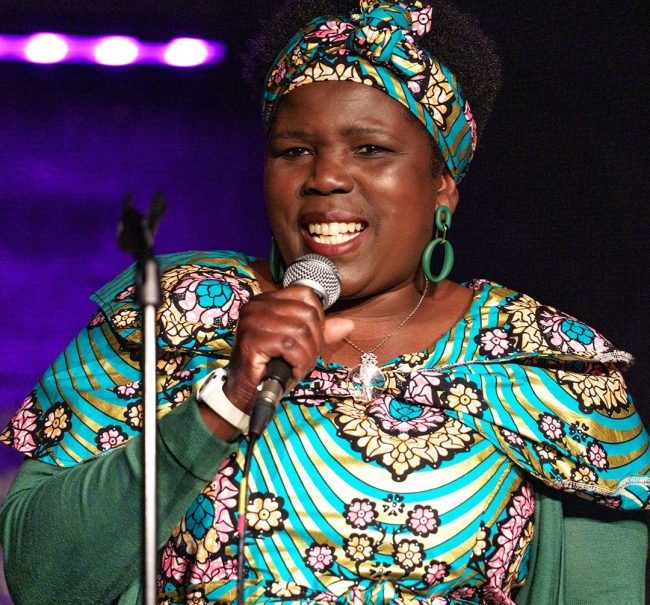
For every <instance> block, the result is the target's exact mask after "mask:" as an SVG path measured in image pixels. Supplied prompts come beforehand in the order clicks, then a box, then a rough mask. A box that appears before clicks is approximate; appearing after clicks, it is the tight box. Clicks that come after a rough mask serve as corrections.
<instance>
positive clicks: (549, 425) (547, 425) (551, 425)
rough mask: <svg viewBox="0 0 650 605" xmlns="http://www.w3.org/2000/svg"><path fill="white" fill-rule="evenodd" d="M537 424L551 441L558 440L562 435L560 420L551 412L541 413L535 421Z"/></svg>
mask: <svg viewBox="0 0 650 605" xmlns="http://www.w3.org/2000/svg"><path fill="white" fill-rule="evenodd" d="M537 426H538V427H539V429H540V431H542V433H544V436H545V437H546V438H547V439H550V440H551V441H560V439H562V437H564V428H563V426H562V421H561V420H560V419H559V418H557V417H555V416H553V415H551V414H542V415H541V416H540V417H539V420H538V421H537Z"/></svg>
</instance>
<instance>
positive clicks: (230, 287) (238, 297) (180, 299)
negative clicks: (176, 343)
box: [172, 271, 250, 328]
mask: <svg viewBox="0 0 650 605" xmlns="http://www.w3.org/2000/svg"><path fill="white" fill-rule="evenodd" d="M249 298H250V293H249V292H248V291H247V290H245V289H244V288H242V286H241V284H240V282H239V280H237V279H236V278H234V277H231V276H229V275H225V274H223V273H220V272H218V271H213V272H211V271H197V272H194V273H190V274H188V275H186V276H185V277H184V278H183V279H182V280H181V281H180V282H179V283H178V285H177V286H176V287H175V288H174V292H173V293H172V299H173V300H174V301H175V303H176V304H177V305H178V307H180V308H181V309H182V310H183V312H184V313H185V317H186V318H187V320H188V321H190V322H192V323H201V324H203V325H204V326H216V327H222V328H226V327H227V326H229V325H230V326H234V325H235V323H236V321H237V319H238V318H239V312H240V310H241V307H242V306H243V305H244V304H246V303H247V302H248V300H249Z"/></svg>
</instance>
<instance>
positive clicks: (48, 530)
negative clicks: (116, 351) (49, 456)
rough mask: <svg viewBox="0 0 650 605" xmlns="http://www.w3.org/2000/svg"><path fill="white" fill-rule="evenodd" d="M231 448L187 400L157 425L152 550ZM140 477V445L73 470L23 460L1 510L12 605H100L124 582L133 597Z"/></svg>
mask: <svg viewBox="0 0 650 605" xmlns="http://www.w3.org/2000/svg"><path fill="white" fill-rule="evenodd" d="M181 428H182V430H181ZM234 448H235V446H233V445H232V444H228V443H225V442H223V441H221V440H219V439H217V438H216V437H214V436H213V434H212V433H211V432H210V431H209V430H208V429H207V427H206V426H205V424H204V423H203V420H202V418H201V416H200V413H199V410H198V406H197V404H196V401H195V400H194V399H193V398H192V399H190V400H189V401H188V402H187V403H186V404H184V405H181V406H179V407H177V408H176V409H174V410H173V411H172V412H170V413H169V414H168V415H167V416H165V417H164V418H163V419H162V420H161V421H160V423H159V436H158V458H159V460H158V483H159V519H158V543H159V545H160V546H162V545H163V544H164V542H165V540H167V539H168V538H169V535H170V533H171V530H172V528H173V526H174V525H175V524H176V523H178V521H179V519H180V518H181V516H182V515H183V513H184V512H185V511H186V509H187V507H188V506H189V504H190V503H191V502H192V500H193V499H194V498H195V497H196V495H197V493H198V492H200V491H201V490H202V489H203V488H204V487H205V485H206V484H207V483H208V482H209V481H210V480H211V479H212V478H213V476H214V475H215V474H216V472H217V470H218V468H219V465H220V464H221V462H222V461H223V460H224V458H226V457H227V456H228V455H230V454H231V453H232V452H233V451H234ZM141 477H142V472H141V438H134V439H131V440H130V441H129V442H128V443H127V444H126V445H125V446H124V447H122V448H121V449H119V450H115V451H113V452H111V453H109V454H107V455H104V456H100V457H98V458H95V459H93V460H90V461H88V462H86V463H84V464H80V465H79V466H76V467H74V468H68V469H62V468H59V467H55V466H53V465H50V464H46V463H44V462H39V461H34V460H27V461H25V462H24V463H23V465H22V466H21V468H20V470H19V472H18V475H17V476H16V479H15V481H14V484H13V485H12V488H11V490H10V492H9V494H8V495H7V497H6V499H5V501H4V503H3V505H2V509H0V537H1V541H2V546H3V549H4V554H5V573H6V577H7V583H8V586H9V588H10V591H11V593H12V596H13V598H14V600H15V603H16V605H31V604H37V603H38V604H39V605H40V604H41V603H57V605H68V604H69V605H79V604H80V603H83V604H84V605H93V604H97V605H100V604H101V605H107V604H109V603H114V602H116V601H117V600H118V599H119V597H120V595H121V594H122V593H124V591H125V590H126V589H127V587H129V585H130V586H131V589H130V591H133V589H134V585H135V584H137V583H138V582H137V580H138V577H139V575H140V568H141V564H142V563H141V533H142V530H141V486H140V485H141Z"/></svg>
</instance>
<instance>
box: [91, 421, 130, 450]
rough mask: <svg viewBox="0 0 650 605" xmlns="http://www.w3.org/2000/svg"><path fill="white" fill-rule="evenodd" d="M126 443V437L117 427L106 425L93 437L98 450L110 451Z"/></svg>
mask: <svg viewBox="0 0 650 605" xmlns="http://www.w3.org/2000/svg"><path fill="white" fill-rule="evenodd" d="M125 441H126V435H125V434H124V431H123V430H122V429H121V428H120V427H119V426H112V425H108V426H107V427H106V428H103V429H101V430H100V431H99V432H98V433H97V437H95V442H96V443H97V445H98V446H99V449H100V450H110V449H111V448H114V447H116V446H118V445H120V444H122V443H124V442H125Z"/></svg>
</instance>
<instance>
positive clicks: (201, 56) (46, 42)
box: [0, 33, 226, 68]
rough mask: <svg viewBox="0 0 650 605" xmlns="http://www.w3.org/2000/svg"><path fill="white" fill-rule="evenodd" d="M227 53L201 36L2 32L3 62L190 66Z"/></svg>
mask: <svg viewBox="0 0 650 605" xmlns="http://www.w3.org/2000/svg"><path fill="white" fill-rule="evenodd" d="M225 56H226V46H225V44H223V43H222V42H218V41H216V40H201V39H198V38H175V39H173V40H171V41H169V42H143V41H141V40H137V39H136V38H131V37H128V36H120V35H115V36H76V35H72V34H55V33H37V34H33V35H27V36H23V35H15V34H0V62H1V61H18V62H25V61H27V62H30V63H42V64H48V63H64V62H65V63H91V64H99V65H107V66H110V67H126V66H129V65H162V66H165V67H182V68H190V67H203V66H207V65H214V64H215V63H219V62H220V61H221V60H222V59H223V58H224V57H225Z"/></svg>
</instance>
